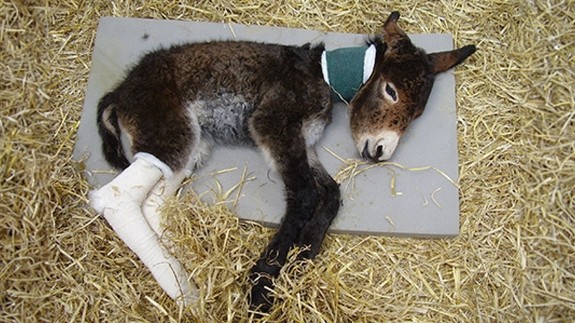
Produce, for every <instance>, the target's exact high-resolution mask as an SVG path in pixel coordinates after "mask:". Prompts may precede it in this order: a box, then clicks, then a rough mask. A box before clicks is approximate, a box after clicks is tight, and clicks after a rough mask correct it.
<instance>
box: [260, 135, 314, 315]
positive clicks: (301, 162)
mask: <svg viewBox="0 0 575 323" xmlns="http://www.w3.org/2000/svg"><path fill="white" fill-rule="evenodd" d="M295 137H297V138H295ZM292 138H295V139H294V140H295V141H297V143H295V142H292V144H291V145H286V144H285V143H283V142H280V143H277V145H275V146H274V151H273V152H272V151H271V150H270V152H271V155H272V158H273V159H274V160H275V161H276V162H277V164H278V165H277V168H278V171H279V173H280V175H281V177H282V179H283V181H284V184H285V193H286V202H287V206H286V211H285V215H284V217H283V219H282V223H281V224H280V227H279V229H278V231H277V232H276V234H275V235H274V237H273V238H272V240H271V241H270V243H269V244H268V246H267V247H266V249H265V250H264V252H263V253H262V255H261V257H260V259H259V260H258V261H257V262H256V264H255V265H254V267H253V268H252V269H251V272H250V280H251V281H252V283H253V286H252V290H251V293H250V305H251V308H252V309H259V310H260V311H262V312H267V311H269V309H270V308H271V305H272V304H273V297H272V296H271V295H270V293H269V292H270V290H271V289H272V288H273V279H274V278H275V277H277V276H278V275H279V273H280V270H281V268H282V266H283V265H284V264H285V262H286V258H287V255H288V252H289V250H290V249H291V248H292V247H294V246H295V245H297V243H298V240H299V237H300V232H301V230H302V228H303V227H304V225H305V223H306V222H307V221H308V220H309V219H310V218H311V217H312V216H313V213H314V210H315V209H316V206H317V203H318V200H317V188H316V185H315V181H314V178H313V174H312V171H311V168H310V166H309V163H308V159H307V154H306V147H305V140H304V139H303V138H301V136H298V135H294V136H293V137H292ZM280 140H281V139H280Z"/></svg>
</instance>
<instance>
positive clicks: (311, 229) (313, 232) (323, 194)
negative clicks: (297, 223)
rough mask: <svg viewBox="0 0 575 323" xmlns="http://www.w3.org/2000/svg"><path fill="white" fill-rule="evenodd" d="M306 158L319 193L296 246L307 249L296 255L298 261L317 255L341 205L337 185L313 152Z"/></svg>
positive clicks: (309, 152) (310, 150)
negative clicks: (311, 214) (311, 215)
mask: <svg viewBox="0 0 575 323" xmlns="http://www.w3.org/2000/svg"><path fill="white" fill-rule="evenodd" d="M308 156H309V162H310V165H311V169H312V174H313V176H314V179H315V183H316V186H317V190H318V193H319V202H318V204H317V208H316V210H315V212H314V214H313V217H312V218H311V219H310V220H309V221H307V222H306V223H305V226H304V227H303V228H302V230H301V234H300V236H299V240H298V246H300V247H308V248H306V249H304V250H303V251H302V252H301V253H300V254H299V255H298V258H299V259H312V258H314V257H315V256H316V255H317V254H318V253H319V251H320V248H321V245H322V243H323V240H324V238H325V234H326V233H327V230H328V228H329V226H330V225H331V222H332V221H333V219H334V218H335V217H336V216H337V212H338V211H339V206H340V204H341V199H340V196H341V193H340V191H339V185H338V184H337V182H336V181H335V180H334V179H333V177H331V175H330V174H329V173H328V172H327V171H326V170H325V168H324V167H323V165H322V164H321V163H320V161H319V160H318V159H317V155H316V153H315V150H312V149H311V148H310V149H309V151H308Z"/></svg>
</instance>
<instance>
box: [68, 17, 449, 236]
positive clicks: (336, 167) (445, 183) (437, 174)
mask: <svg viewBox="0 0 575 323" xmlns="http://www.w3.org/2000/svg"><path fill="white" fill-rule="evenodd" d="M382 24H383V21H382ZM410 37H411V39H412V41H413V42H414V43H415V44H416V45H417V46H419V47H422V48H424V49H425V50H427V51H428V52H436V51H444V50H450V49H452V48H453V40H452V37H451V36H450V35H448V34H425V35H410ZM230 39H235V40H251V41H259V42H270V43H278V44H286V45H302V44H305V43H308V42H310V43H317V42H324V43H325V45H326V49H328V50H330V49H335V48H339V47H347V46H358V45H363V44H364V43H365V40H366V39H367V36H366V35H357V34H342V33H325V32H319V31H312V30H302V29H293V28H278V27H263V26H245V25H238V24H223V23H221V24H220V23H206V22H188V21H168V20H150V19H133V18H110V17H104V18H101V19H100V23H99V27H98V31H97V35H96V40H95V44H94V52H93V55H92V66H91V71H90V76H89V80H88V88H87V92H86V98H85V102H84V108H83V113H82V119H81V123H80V128H79V131H78V139H77V142H76V146H75V150H74V157H75V159H77V160H80V161H83V162H84V164H85V175H86V178H87V179H88V181H89V182H90V184H92V185H93V186H94V187H100V186H102V185H104V184H106V183H107V182H109V181H110V180H111V179H112V178H113V176H114V172H113V171H111V167H110V166H109V165H108V164H107V163H106V161H105V160H104V158H103V155H102V153H101V150H100V146H101V142H100V138H99V135H98V131H97V128H96V108H97V104H98V101H99V100H100V98H101V97H102V96H103V95H104V94H105V93H106V92H108V91H111V90H112V89H113V87H114V86H115V85H117V84H118V83H119V82H120V81H121V80H122V79H123V77H124V76H125V73H126V72H127V70H128V69H129V67H130V66H133V65H134V64H135V63H136V62H137V61H138V59H139V58H140V57H142V55H143V54H144V53H146V52H148V51H151V50H154V49H157V48H161V47H167V46H169V45H171V44H178V43H183V42H201V41H208V40H230ZM346 109H347V106H346V105H345V104H343V103H337V104H336V105H335V107H334V120H333V122H332V124H331V125H329V126H328V127H327V128H326V131H325V133H324V136H323V138H322V139H321V140H320V142H319V143H318V145H317V150H318V155H319V158H320V160H321V162H322V163H323V164H324V166H325V167H326V169H327V170H328V171H329V173H330V174H332V175H335V174H337V173H338V172H339V171H340V170H342V169H344V168H346V167H348V165H347V164H345V163H344V162H343V161H345V160H349V159H358V158H359V155H358V152H357V150H356V148H355V146H354V144H353V142H352V139H351V133H350V129H349V125H348V116H347V110H346ZM456 126H457V115H456V104H455V79H454V76H453V72H452V71H448V72H446V73H443V74H441V75H439V76H438V77H437V79H436V82H435V85H434V88H433V91H432V93H431V96H430V98H429V102H428V104H427V107H426V110H425V112H424V113H423V115H422V116H421V117H420V118H419V119H417V120H415V121H414V122H413V123H412V124H411V125H410V126H409V128H408V130H407V132H406V134H405V135H404V136H403V137H402V139H401V140H400V144H399V147H398V148H397V150H396V151H395V154H394V156H393V157H392V159H391V160H390V161H389V163H385V164H382V165H377V166H368V165H367V166H361V167H360V168H359V169H358V170H356V173H357V174H356V175H355V176H353V177H352V179H350V180H346V181H343V182H342V183H341V185H340V189H341V192H342V200H343V201H342V207H341V208H340V212H339V215H338V216H337V218H336V219H335V220H334V222H333V224H332V226H331V229H330V230H331V231H332V232H345V233H358V234H386V235H394V236H415V237H452V236H455V235H457V234H458V232H459V194H458V193H459V192H458V187H457V186H456V183H457V182H458V160H457V129H456ZM366 167H369V168H366ZM193 178H194V180H193V181H192V183H191V188H192V189H193V190H195V191H196V193H197V194H198V195H200V196H201V198H202V200H204V201H205V202H207V203H215V202H221V201H220V200H221V198H222V197H223V196H224V195H226V194H224V193H229V194H227V195H228V196H227V200H226V202H224V203H226V204H227V205H228V206H229V207H230V208H231V209H232V210H233V212H234V213H235V214H237V216H239V217H240V218H242V219H246V220H252V221H258V222H261V223H264V224H268V225H271V226H277V225H278V224H279V222H280V220H281V217H282V215H283V212H284V208H285V201H284V199H283V197H284V193H283V184H282V182H281V180H280V178H279V177H278V174H277V173H275V171H273V170H271V169H270V167H269V165H268V163H267V162H266V161H265V160H264V158H263V155H262V154H261V153H260V152H258V150H257V149H256V148H249V147H218V148H215V149H214V150H213V152H212V154H211V155H210V158H209V159H208V160H207V162H206V164H205V165H204V166H203V167H202V168H200V169H198V170H196V171H194V175H193ZM238 184H240V185H238Z"/></svg>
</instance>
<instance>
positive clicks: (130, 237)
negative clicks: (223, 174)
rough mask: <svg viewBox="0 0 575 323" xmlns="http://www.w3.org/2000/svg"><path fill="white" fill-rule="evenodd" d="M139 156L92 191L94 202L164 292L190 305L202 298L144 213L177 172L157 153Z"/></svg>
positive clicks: (91, 200) (91, 199)
mask: <svg viewBox="0 0 575 323" xmlns="http://www.w3.org/2000/svg"><path fill="white" fill-rule="evenodd" d="M135 158H136V160H135V161H134V163H132V164H131V165H130V166H129V167H128V168H126V169H125V170H124V171H123V172H122V173H120V175H118V176H117V177H116V178H114V180H112V181H111V182H110V183H108V184H107V185H105V186H103V187H102V188H100V189H99V190H97V191H92V192H91V193H90V202H91V205H92V207H93V208H94V209H95V210H96V211H98V213H100V214H102V215H103V216H104V218H105V219H106V220H107V221H108V223H109V224H110V226H111V227H112V229H114V231H115V232H116V234H117V235H118V236H119V237H120V239H122V240H123V241H124V243H126V245H127V246H128V247H129V248H130V249H131V250H132V251H133V252H134V253H136V255H137V256H138V257H139V258H140V260H141V261H142V262H143V263H144V264H145V265H146V267H148V269H149V270H150V272H151V273H152V275H153V276H154V278H155V279H156V281H157V282H158V284H160V286H161V287H162V288H163V289H164V291H166V293H167V294H168V295H169V296H170V297H171V298H173V299H175V300H176V301H178V302H179V303H180V304H183V305H188V304H190V303H192V302H193V301H194V300H196V299H197V298H198V296H197V294H198V293H197V290H196V289H195V288H192V287H191V286H190V284H189V282H188V275H187V273H186V271H185V269H184V267H183V266H182V265H181V263H180V262H179V261H178V260H177V259H176V258H175V257H173V256H172V255H170V254H169V252H168V251H167V250H166V248H165V247H164V246H163V245H162V244H161V242H160V239H159V237H158V235H157V234H156V232H155V231H154V229H152V227H151V226H150V224H149V223H148V221H146V218H145V217H144V215H143V213H142V204H143V202H144V200H145V199H146V198H147V197H148V194H149V193H150V191H152V189H153V188H154V187H155V186H156V185H157V183H158V181H159V180H160V179H161V178H162V176H166V177H171V176H173V174H171V170H170V168H169V167H167V166H166V165H165V164H164V163H162V162H161V161H159V160H158V159H156V158H155V157H154V156H151V155H148V154H142V153H140V154H136V155H135Z"/></svg>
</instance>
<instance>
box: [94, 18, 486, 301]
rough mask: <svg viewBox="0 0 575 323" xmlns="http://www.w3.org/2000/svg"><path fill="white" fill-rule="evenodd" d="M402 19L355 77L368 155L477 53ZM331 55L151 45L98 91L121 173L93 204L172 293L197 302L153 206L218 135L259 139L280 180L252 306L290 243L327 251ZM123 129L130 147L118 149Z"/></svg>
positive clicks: (311, 50)
mask: <svg viewBox="0 0 575 323" xmlns="http://www.w3.org/2000/svg"><path fill="white" fill-rule="evenodd" d="M398 18H399V13H397V12H394V13H392V14H391V15H390V16H389V18H388V19H387V21H386V22H385V24H384V28H383V38H382V37H378V38H375V39H374V40H373V41H372V42H371V43H370V44H369V45H371V46H370V47H369V48H370V49H369V50H370V55H369V56H370V57H372V59H373V61H372V62H371V64H370V65H371V67H370V70H369V71H368V72H367V73H366V72H365V71H364V73H363V77H362V79H361V80H360V81H359V83H358V84H355V85H353V86H354V88H353V92H352V94H353V93H354V92H357V93H356V95H355V96H354V98H353V100H352V101H351V102H350V104H349V114H350V118H351V123H350V126H351V129H352V134H353V139H354V141H355V143H356V146H357V148H358V150H359V152H360V154H361V156H362V157H364V158H365V159H368V160H370V161H373V162H378V161H382V160H386V159H388V158H390V157H391V155H392V153H393V151H394V150H395V147H396V146H397V144H398V141H399V138H400V137H401V135H402V134H403V133H404V131H405V129H406V128H407V126H408V124H409V123H410V122H411V121H412V120H413V119H415V118H416V117H418V116H419V115H420V114H421V113H422V112H423V109H424V107H425V104H426V103H427V99H428V97H429V94H430V92H431V88H432V85H433V79H434V76H435V75H436V74H437V73H440V72H443V71H445V70H447V69H449V68H451V67H453V66H455V65H457V64H459V63H461V62H462V61H463V60H464V59H465V58H466V57H468V56H469V55H471V54H472V53H473V52H474V51H475V47H474V46H466V47H463V48H461V49H458V50H454V51H449V52H443V53H435V54H426V53H425V52H424V51H423V50H421V49H419V48H417V47H415V46H413V44H412V43H411V41H410V40H409V38H408V37H407V36H406V35H405V33H404V32H403V31H402V30H401V29H400V28H399V27H398V26H397V24H396V22H397V19H398ZM350 52H357V51H356V50H353V51H350ZM332 56H334V55H325V53H324V47H323V44H318V45H315V46H312V45H304V46H301V47H294V46H282V45H274V44H262V43H253V42H231V41H223V42H207V43H195V44H185V45H178V46H173V47H170V48H168V49H161V50H158V51H155V52H152V53H149V54H147V55H145V56H144V57H143V58H142V60H141V61H140V62H139V63H138V64H137V65H136V66H135V67H134V68H133V69H132V70H131V71H130V72H129V73H128V75H127V77H126V78H125V80H124V81H123V82H122V83H120V84H119V85H118V86H117V87H116V88H115V89H114V90H113V91H112V92H110V93H108V94H106V95H105V96H104V97H103V98H102V100H101V101H100V103H99V105H98V126H99V132H100V135H101V137H102V139H103V146H102V147H103V151H104V155H105V157H106V160H107V161H108V162H109V163H110V164H111V165H113V166H114V167H117V168H119V169H123V171H122V173H121V174H120V175H119V176H118V177H116V178H115V179H114V180H113V181H112V182H110V183H109V184H107V185H106V186H104V187H102V188H101V189H100V190H98V191H94V192H92V193H91V196H90V199H91V203H92V205H93V206H94V208H95V209H96V210H97V211H98V212H100V213H101V214H103V215H104V217H105V218H106V220H107V221H108V222H109V223H110V225H111V226H112V227H113V229H114V230H115V231H116V232H117V233H118V235H119V236H120V238H121V239H122V240H124V241H125V242H126V244H127V245H128V246H129V247H130V248H131V249H132V250H133V251H134V252H135V253H136V254H137V255H138V256H139V257H140V259H141V260H142V261H143V262H144V264H145V265H146V266H147V267H148V268H149V269H150V271H151V272H152V274H153V275H154V277H155V278H156V280H157V281H158V283H159V284H160V285H161V286H162V288H163V289H164V290H165V291H166V292H167V293H168V294H169V295H170V296H171V297H172V298H175V299H177V300H179V301H180V302H182V303H183V304H190V303H192V302H194V301H195V300H196V299H197V297H198V292H197V289H196V288H195V287H193V284H190V282H189V278H190V277H188V274H187V273H186V271H185V269H184V267H183V266H182V265H181V264H180V262H179V261H178V260H177V259H175V258H174V257H173V256H172V255H170V253H169V246H164V245H163V244H162V243H161V242H160V238H161V236H162V230H161V228H160V225H159V213H158V211H157V210H158V208H159V207H160V206H161V205H162V203H163V201H164V199H165V198H166V197H167V196H170V195H172V194H173V193H174V192H175V190H176V188H177V187H178V185H179V184H180V183H181V181H182V180H183V178H184V177H185V176H186V175H187V172H188V170H191V169H193V168H194V167H196V166H198V165H200V164H201V162H202V160H204V159H205V157H206V156H207V155H208V154H209V151H210V149H211V148H212V147H213V146H214V145H221V144H225V145H229V144H233V145H248V146H257V147H258V148H259V149H261V150H262V151H263V153H264V155H265V156H266V157H267V159H268V160H269V161H270V163H271V164H272V165H273V167H274V168H275V169H276V171H277V172H278V173H279V174H280V176H281V178H282V180H283V181H284V184H285V198H286V200H287V207H286V210H285V215H284V217H283V220H282V223H281V225H280V227H279V229H278V231H277V233H276V234H275V236H274V237H273V238H272V240H271V241H270V243H269V245H268V246H267V248H266V249H265V250H264V251H263V253H262V254H261V257H260V258H259V259H258V260H257V262H256V263H255V265H254V267H253V268H252V270H251V271H250V278H251V281H252V283H253V286H252V290H251V293H250V304H251V306H252V308H254V309H256V308H259V309H260V310H262V311H267V310H269V308H270V306H271V305H272V303H273V298H272V297H271V293H270V290H271V288H272V287H273V279H274V278H275V277H277V276H278V275H279V272H280V270H281V268H282V266H283V265H284V263H285V261H286V258H287V255H288V252H289V250H290V249H291V248H293V247H296V246H297V247H305V248H303V249H304V251H303V252H302V253H301V254H300V255H299V257H300V258H313V257H314V256H315V255H317V254H318V252H319V251H320V247H321V243H322V241H323V239H324V236H325V234H326V232H327V229H328V227H329V226H330V224H331V222H332V220H333V218H334V217H335V216H336V215H337V212H338V209H339V204H340V192H339V187H338V184H337V183H336V182H335V181H334V180H333V179H332V177H331V176H330V175H329V174H328V173H327V172H326V170H325V169H324V168H323V166H322V165H321V163H320V162H319V161H318V159H317V156H316V152H315V144H316V142H317V140H318V139H319V138H320V136H321V134H322V132H323V129H324V127H325V126H326V125H327V124H328V123H329V122H330V120H331V110H332V101H331V88H330V86H329V85H328V84H327V82H329V78H328V77H327V75H326V74H327V73H328V72H327V71H328V68H327V67H326V64H325V60H326V57H332ZM322 63H323V66H322ZM328 65H329V64H328ZM332 72H333V71H332ZM330 73H331V72H330ZM332 74H337V73H332ZM324 77H325V79H326V81H327V82H326V81H324ZM344 83H345V82H344ZM335 91H340V90H339V89H337V88H335ZM122 133H124V134H126V135H127V137H128V138H129V141H130V142H129V147H130V149H129V150H130V151H129V152H125V151H124V149H123V148H122V147H123V145H122V142H121V139H120V138H121V134H122ZM129 155H133V157H131V156H129ZM130 160H132V162H130Z"/></svg>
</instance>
